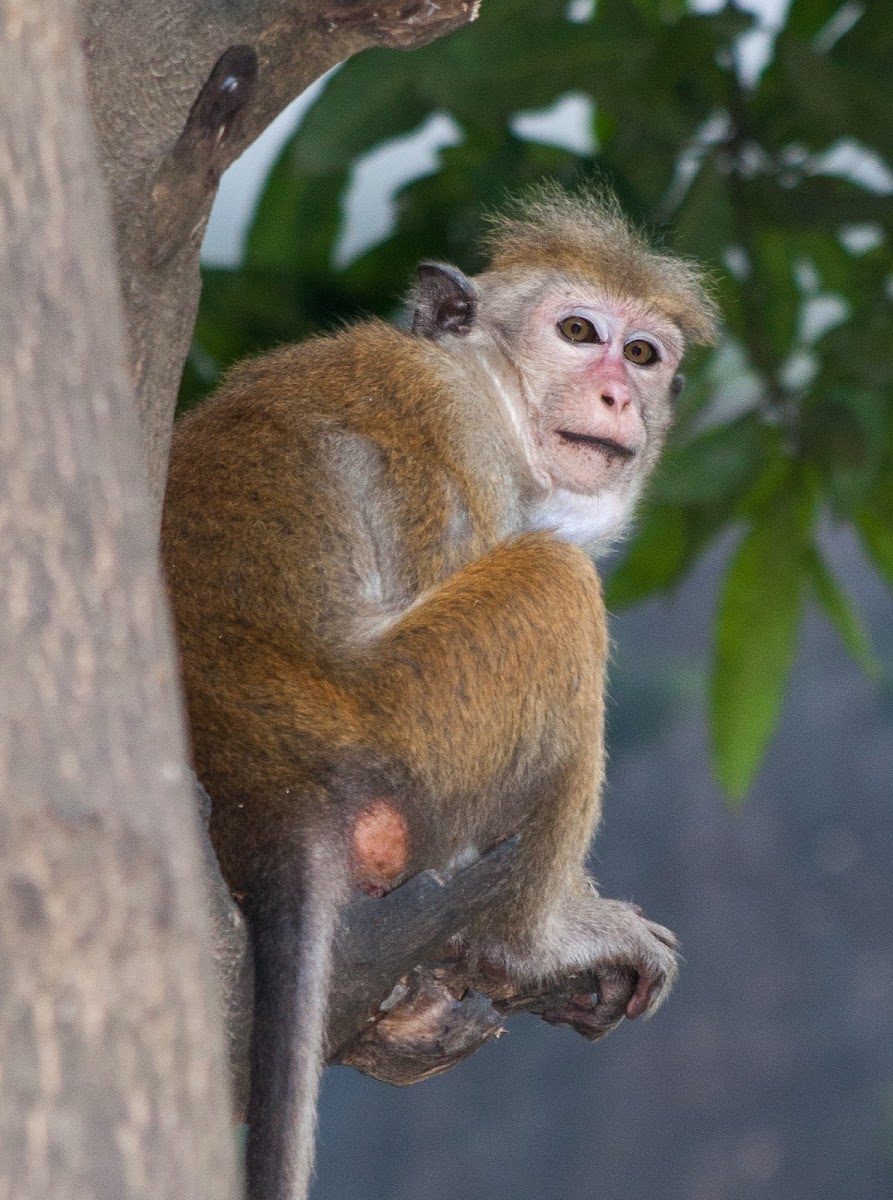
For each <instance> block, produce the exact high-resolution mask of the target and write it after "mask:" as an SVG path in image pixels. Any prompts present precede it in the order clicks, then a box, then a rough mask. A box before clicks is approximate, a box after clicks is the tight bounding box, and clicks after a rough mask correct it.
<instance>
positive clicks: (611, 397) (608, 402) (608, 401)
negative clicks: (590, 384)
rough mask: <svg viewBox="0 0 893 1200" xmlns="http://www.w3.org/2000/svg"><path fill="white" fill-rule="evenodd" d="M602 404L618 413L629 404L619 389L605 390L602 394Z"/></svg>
mask: <svg viewBox="0 0 893 1200" xmlns="http://www.w3.org/2000/svg"><path fill="white" fill-rule="evenodd" d="M602 404H604V406H605V407H606V408H616V409H617V412H618V413H622V412H623V410H624V409H625V408H626V407H627V405H628V404H629V396H628V395H627V394H626V392H625V390H624V389H621V388H611V389H610V390H607V389H606V390H605V391H603V392H602Z"/></svg>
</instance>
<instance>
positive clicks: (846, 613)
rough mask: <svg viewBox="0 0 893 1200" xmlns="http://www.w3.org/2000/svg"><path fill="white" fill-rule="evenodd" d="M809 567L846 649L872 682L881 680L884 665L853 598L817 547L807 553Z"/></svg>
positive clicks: (824, 608)
mask: <svg viewBox="0 0 893 1200" xmlns="http://www.w3.org/2000/svg"><path fill="white" fill-rule="evenodd" d="M806 565H807V569H808V572H809V582H810V584H811V585H812V590H813V593H814V595H815V598H816V599H817V600H818V602H819V604H820V605H821V608H822V611H823V612H824V614H825V616H826V617H827V618H828V620H829V621H830V622H831V624H832V625H834V626H835V628H836V629H837V632H838V633H839V634H840V638H841V641H842V642H843V644H844V646H846V648H847V650H848V651H849V653H850V654H851V655H852V656H853V658H854V659H855V660H856V662H857V663H858V664H859V666H860V667H861V668H862V670H863V671H864V672H865V673H866V675H868V677H869V678H870V679H874V680H877V679H880V677H881V665H880V662H879V661H878V658H877V656H876V654H875V652H874V648H873V646H872V644H871V638H870V637H869V636H868V631H867V629H866V628H865V625H864V624H863V622H862V618H861V617H860V616H859V613H858V612H857V611H856V609H855V607H854V605H853V603H852V601H851V600H850V597H849V596H848V595H847V593H846V592H845V591H843V589H842V588H841V587H840V586H839V585H838V583H837V580H836V579H835V578H834V576H833V575H832V573H831V571H830V569H829V568H828V564H827V563H826V562H825V561H824V559H823V558H822V555H821V552H820V551H819V549H818V548H817V547H816V546H811V547H810V548H809V549H808V550H807V551H806Z"/></svg>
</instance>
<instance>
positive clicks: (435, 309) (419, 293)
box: [412, 263, 478, 339]
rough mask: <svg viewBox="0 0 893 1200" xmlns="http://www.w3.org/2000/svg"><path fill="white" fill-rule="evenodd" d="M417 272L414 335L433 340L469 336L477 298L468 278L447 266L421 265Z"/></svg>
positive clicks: (457, 269) (414, 297)
mask: <svg viewBox="0 0 893 1200" xmlns="http://www.w3.org/2000/svg"><path fill="white" fill-rule="evenodd" d="M417 272H418V282H417V283H416V286H415V291H414V292H413V302H414V304H415V312H414V314H413V318H412V332H413V333H418V334H421V336H422V337H427V338H434V339H437V338H438V337H440V336H441V334H444V333H458V334H463V333H470V332H471V327H472V325H474V318H475V314H476V313H477V306H478V297H477V292H476V291H475V288H474V284H473V283H472V282H471V280H470V279H469V278H468V276H467V275H463V274H462V272H461V271H460V270H459V268H458V267H449V266H447V265H446V264H445V263H419V266H418V268H417Z"/></svg>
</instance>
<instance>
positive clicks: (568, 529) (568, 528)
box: [529, 488, 630, 551]
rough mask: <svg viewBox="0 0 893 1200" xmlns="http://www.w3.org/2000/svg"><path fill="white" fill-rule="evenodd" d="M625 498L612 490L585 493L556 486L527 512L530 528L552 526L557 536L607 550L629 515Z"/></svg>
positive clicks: (618, 535) (618, 534)
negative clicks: (594, 493)
mask: <svg viewBox="0 0 893 1200" xmlns="http://www.w3.org/2000/svg"><path fill="white" fill-rule="evenodd" d="M629 510H630V504H629V501H628V499H625V498H624V499H621V498H620V497H619V496H615V495H613V494H612V493H611V492H603V493H602V494H601V495H600V496H584V495H581V494H580V493H579V492H569V491H567V490H565V489H564V488H555V490H554V491H552V492H550V493H549V495H548V496H547V497H546V498H545V500H542V501H540V503H539V504H537V505H536V507H535V508H534V509H533V511H532V512H531V514H530V522H529V525H530V528H531V529H554V530H555V533H556V534H557V535H558V537H560V538H563V539H564V540H565V541H567V542H573V543H574V545H576V546H584V547H585V548H586V549H587V550H590V551H598V550H607V549H609V547H610V546H611V545H612V544H613V543H614V542H615V541H616V540H617V538H619V537H621V536H622V534H623V532H624V530H625V528H626V525H627V522H628V521H629V515H630V511H629Z"/></svg>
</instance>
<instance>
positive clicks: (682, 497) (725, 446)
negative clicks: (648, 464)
mask: <svg viewBox="0 0 893 1200" xmlns="http://www.w3.org/2000/svg"><path fill="white" fill-rule="evenodd" d="M762 459H763V455H762V444H761V437H760V429H759V426H758V424H757V421H756V419H755V418H754V417H753V416H751V415H748V416H747V417H744V418H743V419H742V420H740V421H735V422H734V423H733V424H731V425H721V426H719V428H717V429H711V430H709V431H708V432H707V433H704V434H702V435H701V436H700V437H699V438H696V439H695V440H694V441H693V442H690V443H689V444H688V445H687V446H681V447H679V448H678V449H671V450H670V451H668V453H667V454H666V456H665V458H664V461H663V464H662V466H661V468H660V470H659V472H658V475H657V478H656V479H655V481H654V483H653V485H652V488H651V495H652V497H653V498H654V499H655V500H657V501H658V502H659V503H661V504H707V503H710V502H711V501H714V500H718V499H720V498H723V497H726V496H731V495H735V494H737V493H738V492H740V491H741V490H742V489H743V488H745V487H747V485H748V484H749V483H750V482H751V481H752V480H753V479H754V478H755V476H756V474H757V472H758V471H759V469H760V466H761V464H762Z"/></svg>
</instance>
